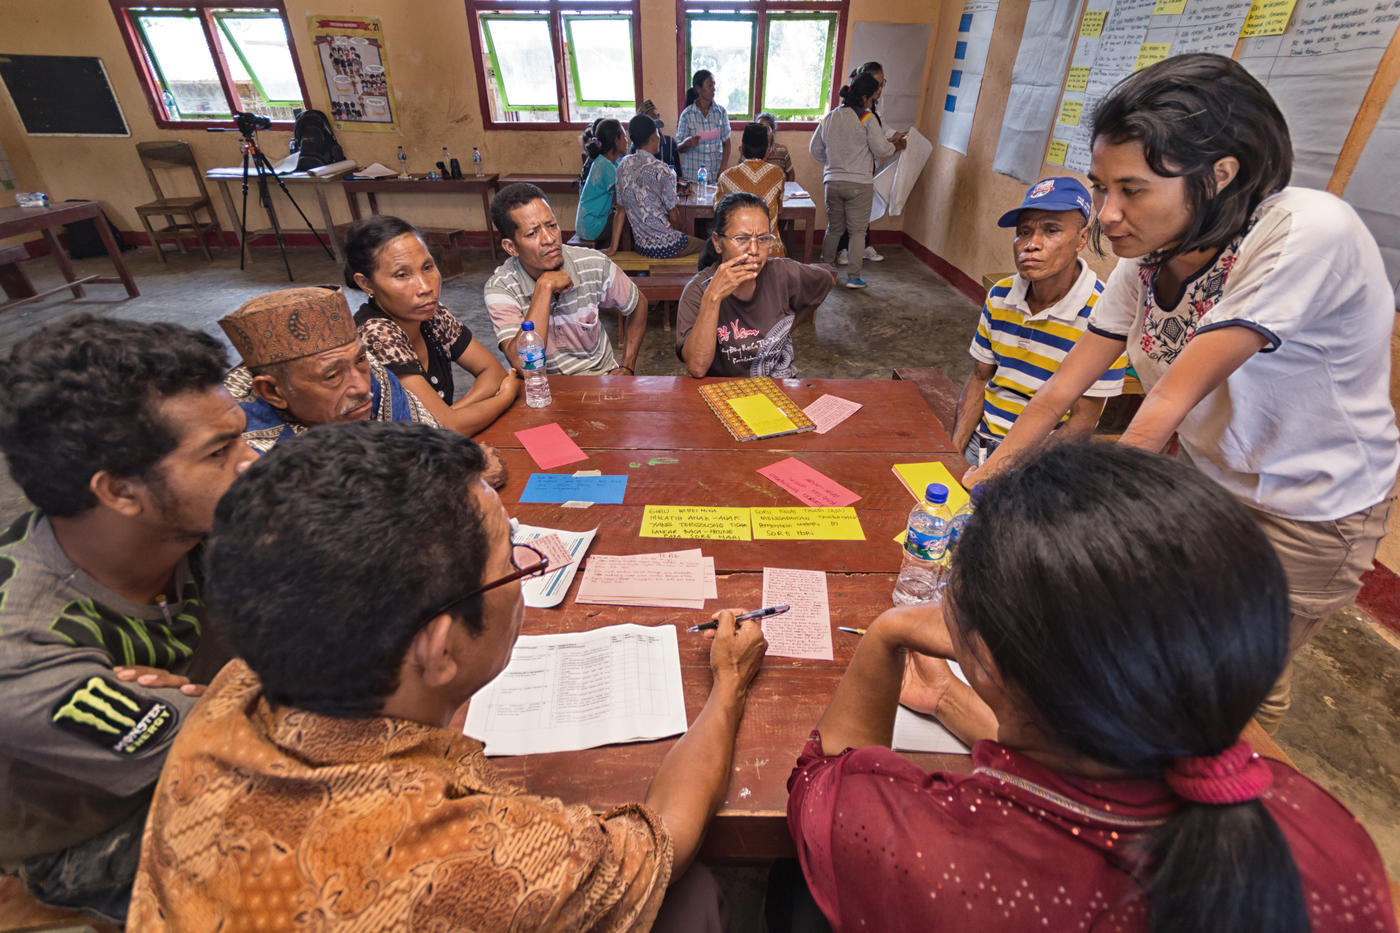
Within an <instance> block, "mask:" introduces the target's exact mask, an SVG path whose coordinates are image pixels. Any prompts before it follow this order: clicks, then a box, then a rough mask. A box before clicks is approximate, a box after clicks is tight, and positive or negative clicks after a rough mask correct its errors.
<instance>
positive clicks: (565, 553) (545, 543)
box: [526, 535, 574, 570]
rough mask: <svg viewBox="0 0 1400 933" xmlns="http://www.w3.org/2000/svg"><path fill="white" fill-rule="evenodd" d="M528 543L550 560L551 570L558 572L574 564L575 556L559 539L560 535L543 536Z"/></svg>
mask: <svg viewBox="0 0 1400 933" xmlns="http://www.w3.org/2000/svg"><path fill="white" fill-rule="evenodd" d="M526 543H528V544H529V545H530V547H532V548H534V549H535V550H537V551H540V552H542V553H543V554H544V556H545V557H548V558H549V569H550V570H558V569H559V568H560V567H567V566H568V565H569V564H572V563H573V562H574V555H572V554H570V553H569V549H568V548H566V547H564V542H563V541H561V540H560V539H559V536H558V535H543V536H541V537H539V538H532V539H531V540H530V541H528V542H526Z"/></svg>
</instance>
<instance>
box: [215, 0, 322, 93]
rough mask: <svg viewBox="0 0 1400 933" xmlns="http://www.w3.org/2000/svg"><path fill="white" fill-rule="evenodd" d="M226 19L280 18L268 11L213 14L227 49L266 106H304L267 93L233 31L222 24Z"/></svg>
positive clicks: (235, 11)
mask: <svg viewBox="0 0 1400 933" xmlns="http://www.w3.org/2000/svg"><path fill="white" fill-rule="evenodd" d="M226 19H275V20H278V21H279V22H280V21H281V20H282V17H281V16H280V15H279V14H277V13H274V12H272V11H270V10H218V11H216V12H215V13H214V24H215V25H216V26H218V27H219V31H220V32H221V33H223V36H224V38H225V39H226V40H228V44H229V48H231V49H233V53H234V54H235V55H237V56H238V60H239V61H240V62H242V64H243V70H244V71H246V72H247V73H248V77H249V79H250V80H251V81H252V82H253V86H254V87H256V88H257V89H258V93H259V94H261V95H262V98H263V100H265V101H267V102H268V104H269V105H271V106H273V107H303V106H305V104H304V102H303V101H301V100H281V99H279V98H275V97H273V96H272V95H271V94H269V93H268V92H267V88H266V87H265V86H264V85H263V82H262V79H261V78H259V77H258V72H257V69H255V68H254V67H253V63H252V61H251V60H249V58H248V56H247V55H246V54H244V52H243V46H242V45H241V44H239V42H238V40H237V39H236V38H235V37H234V35H233V30H232V29H230V28H229V27H228V24H227V23H226V22H224V20H226ZM291 44H292V38H291V36H288V37H287V45H289V46H290V45H291Z"/></svg>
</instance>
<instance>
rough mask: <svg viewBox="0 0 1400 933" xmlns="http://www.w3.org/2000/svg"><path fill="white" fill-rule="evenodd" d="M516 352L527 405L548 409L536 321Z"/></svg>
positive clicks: (541, 343)
mask: <svg viewBox="0 0 1400 933" xmlns="http://www.w3.org/2000/svg"><path fill="white" fill-rule="evenodd" d="M477 164H480V163H477ZM515 352H516V353H518V354H520V368H521V370H522V371H523V372H524V373H525V404H526V405H529V406H530V407H531V408H548V407H549V403H550V402H552V401H554V400H553V399H552V398H550V395H549V375H548V374H547V373H546V372H545V371H544V341H543V340H542V339H540V335H539V333H538V332H537V331H536V330H535V322H534V321H526V322H525V323H523V324H521V325H520V339H518V340H516V341H515Z"/></svg>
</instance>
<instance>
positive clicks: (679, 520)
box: [637, 505, 752, 541]
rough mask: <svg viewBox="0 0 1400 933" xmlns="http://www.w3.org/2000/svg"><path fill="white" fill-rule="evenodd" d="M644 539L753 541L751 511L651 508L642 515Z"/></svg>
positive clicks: (695, 507)
mask: <svg viewBox="0 0 1400 933" xmlns="http://www.w3.org/2000/svg"><path fill="white" fill-rule="evenodd" d="M637 534H638V535H640V536H641V537H643V538H707V539H710V540H713V541H750V540H752V537H751V535H750V534H749V510H748V509H744V508H726V507H719V506H703V505H649V506H647V507H646V508H645V509H644V510H643V511H642V527H641V530H640V531H638V532H637Z"/></svg>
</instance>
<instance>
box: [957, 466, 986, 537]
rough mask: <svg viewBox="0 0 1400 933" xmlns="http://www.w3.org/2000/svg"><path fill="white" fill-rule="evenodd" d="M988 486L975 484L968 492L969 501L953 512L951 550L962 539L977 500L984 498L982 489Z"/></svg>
mask: <svg viewBox="0 0 1400 933" xmlns="http://www.w3.org/2000/svg"><path fill="white" fill-rule="evenodd" d="M985 488H986V487H985V486H983V485H982V484H981V483H978V484H977V485H976V486H973V487H972V489H971V490H970V491H969V492H968V494H967V501H966V502H964V503H963V504H962V505H961V506H960V507H959V508H958V510H957V511H956V512H954V513H953V536H952V538H951V539H949V541H948V550H949V551H950V552H951V551H952V550H953V549H954V548H956V547H957V546H958V542H959V541H960V540H962V533H963V529H964V528H966V527H967V520H968V519H969V518H971V517H972V513H973V511H974V510H975V509H976V508H977V502H978V500H979V499H981V498H982V490H983V489H985Z"/></svg>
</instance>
